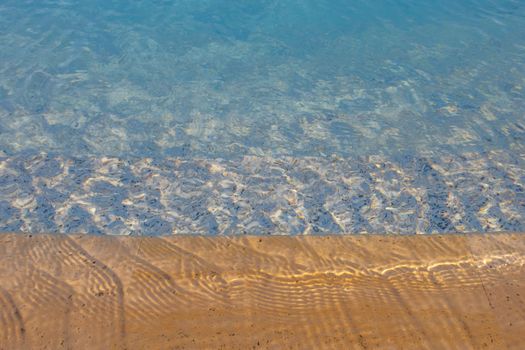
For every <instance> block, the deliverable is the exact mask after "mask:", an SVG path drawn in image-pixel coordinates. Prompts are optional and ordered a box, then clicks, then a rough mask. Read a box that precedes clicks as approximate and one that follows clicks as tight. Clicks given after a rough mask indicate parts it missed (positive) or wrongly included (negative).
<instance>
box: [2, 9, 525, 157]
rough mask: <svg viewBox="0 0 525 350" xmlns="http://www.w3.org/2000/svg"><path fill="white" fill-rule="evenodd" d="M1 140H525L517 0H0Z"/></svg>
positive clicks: (179, 144) (302, 144) (352, 149)
mask: <svg viewBox="0 0 525 350" xmlns="http://www.w3.org/2000/svg"><path fill="white" fill-rule="evenodd" d="M0 74H1V76H0V148H1V149H2V150H3V151H4V152H5V153H7V154H15V153H17V152H20V151H25V150H38V151H46V152H50V151H54V152H58V153H60V154H71V155H86V154H90V155H113V156H130V155H133V156H139V157H144V156H153V157H160V156H181V155H201V156H207V157H209V156H212V157H215V156H221V157H230V156H232V155H240V154H242V155H244V154H251V155H269V156H278V155H292V156H305V155H308V156H324V155H330V154H337V155H342V156H347V155H355V154H385V153H386V154H406V153H414V152H416V151H417V152H422V151H429V152H437V151H440V150H442V149H445V148H446V149H447V150H448V151H451V152H454V153H461V152H464V151H483V150H492V149H509V150H513V151H516V152H522V151H523V150H524V145H525V142H524V140H525V121H524V113H525V2H524V1H521V0H453V1H452V0H442V1H430V0H389V1H387V0H383V1H380V0H372V1H370V0H367V1H364V0H315V1H313V0H279V1H274V0H259V1H247V0H244V1H243V0H236V1H226V0H213V1H205V0H202V1H197V0H179V1H167V0H166V1H160V0H143V1H129V0H127V1H124V0H113V1H109V0H103V1H102V0H100V1H97V0H91V1H79V0H69V1H68V0H56V1H50V0H47V1H46V0H39V1H29V0H2V1H0Z"/></svg>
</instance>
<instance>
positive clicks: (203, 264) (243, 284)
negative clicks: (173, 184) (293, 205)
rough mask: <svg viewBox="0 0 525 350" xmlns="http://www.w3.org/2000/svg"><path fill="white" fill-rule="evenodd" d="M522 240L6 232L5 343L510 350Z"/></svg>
mask: <svg viewBox="0 0 525 350" xmlns="http://www.w3.org/2000/svg"><path fill="white" fill-rule="evenodd" d="M524 262H525V236H523V235H520V234H496V235H446V236H437V235H433V236H317V237H313V236H303V237H286V236H274V237H256V236H250V237H246V236H244V237H201V236H171V237H162V238H129V237H108V236H106V237H96V236H61V235H33V236H30V235H17V234H2V235H0V348H1V349H44V348H46V349H61V348H72V349H124V348H126V349H258V348H262V349H266V348H271V349H290V348H291V349H320V348H328V349H330V348H334V349H352V348H356V349H376V348H385V349H427V348H432V349H483V348H492V349H506V348H516V349H519V348H523V344H525V303H524V302H525V269H524Z"/></svg>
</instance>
